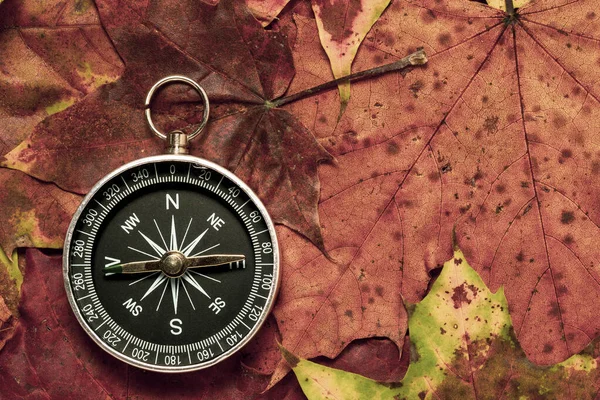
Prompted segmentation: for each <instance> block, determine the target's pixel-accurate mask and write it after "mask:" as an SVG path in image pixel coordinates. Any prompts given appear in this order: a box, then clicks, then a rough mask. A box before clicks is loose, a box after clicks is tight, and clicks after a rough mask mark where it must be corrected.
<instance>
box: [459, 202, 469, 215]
mask: <svg viewBox="0 0 600 400" xmlns="http://www.w3.org/2000/svg"><path fill="white" fill-rule="evenodd" d="M470 209H471V203H469V204H467V205H466V206H462V207H460V208H459V209H458V212H460V213H461V214H465V213H466V212H467V211H469V210H470Z"/></svg>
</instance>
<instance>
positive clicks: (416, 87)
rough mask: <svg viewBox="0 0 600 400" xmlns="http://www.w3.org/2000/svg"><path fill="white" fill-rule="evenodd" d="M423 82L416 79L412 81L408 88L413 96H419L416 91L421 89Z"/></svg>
mask: <svg viewBox="0 0 600 400" xmlns="http://www.w3.org/2000/svg"><path fill="white" fill-rule="evenodd" d="M423 86H425V85H424V83H423V81H420V80H419V81H416V82H414V83H412V84H411V85H410V86H409V87H408V88H409V89H410V91H411V92H413V96H414V97H415V98H417V97H419V95H418V93H419V91H420V90H421V89H423Z"/></svg>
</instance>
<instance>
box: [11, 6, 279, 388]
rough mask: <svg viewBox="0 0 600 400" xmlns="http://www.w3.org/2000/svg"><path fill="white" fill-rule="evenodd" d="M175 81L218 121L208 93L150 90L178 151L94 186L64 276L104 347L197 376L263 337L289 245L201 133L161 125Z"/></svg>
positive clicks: (70, 234) (142, 364)
mask: <svg viewBox="0 0 600 400" xmlns="http://www.w3.org/2000/svg"><path fill="white" fill-rule="evenodd" d="M1 1H2V0H0V2H1ZM169 82H180V83H181V82H183V83H186V84H190V85H192V86H193V87H194V88H195V89H196V91H197V92H198V93H199V94H200V95H201V96H202V98H203V99H204V100H205V103H204V107H203V110H204V111H203V113H204V114H203V121H204V122H203V123H202V126H203V125H204V124H205V123H206V121H207V120H208V110H209V106H208V100H207V99H206V97H205V96H206V95H205V93H204V92H203V90H202V89H201V88H200V87H199V86H198V85H197V84H196V83H195V82H194V81H192V80H190V79H189V78H185V77H180V76H177V77H168V78H165V79H163V80H161V81H159V82H158V83H157V85H155V86H154V87H153V88H152V89H151V90H150V93H149V95H148V97H147V98H146V102H145V104H144V106H143V107H144V113H145V115H146V118H147V119H148V121H149V123H150V130H151V131H153V132H155V133H156V134H157V135H158V136H160V137H161V138H164V139H167V143H168V146H169V147H168V154H163V155H158V156H150V157H145V158H141V159H138V160H135V161H132V162H130V163H128V164H126V165H123V166H121V167H119V168H117V169H116V170H114V171H113V172H111V173H109V174H108V175H106V176H105V177H103V178H102V179H101V180H100V181H99V182H98V183H97V184H96V185H94V187H93V188H92V189H91V190H90V192H89V193H88V194H87V196H85V197H84V198H83V200H82V203H81V205H80V206H79V207H78V208H77V211H76V212H75V215H74V216H73V219H72V221H71V225H70V226H69V229H68V231H67V235H66V237H65V246H64V251H63V277H64V281H65V289H66V293H67V296H68V298H69V304H70V306H71V307H72V309H73V311H74V313H75V317H76V318H77V321H78V322H79V324H81V326H82V328H83V330H84V331H85V332H86V333H87V334H88V335H89V336H90V338H91V339H92V340H93V341H94V342H96V343H97V344H98V345H100V347H101V348H102V349H103V350H104V351H106V352H108V353H109V354H111V355H113V356H115V357H116V358H118V359H119V360H121V361H124V362H126V363H128V364H130V365H133V366H136V367H139V368H143V369H147V370H150V371H157V372H188V371H195V370H198V369H202V368H208V367H211V366H213V365H215V364H217V363H219V362H221V361H223V360H225V359H227V358H229V357H230V356H231V355H232V354H234V353H235V352H237V351H238V350H239V349H241V348H242V347H243V346H245V345H246V344H247V343H248V342H249V341H250V340H251V339H252V338H253V337H256V333H257V332H258V330H259V329H260V327H261V325H263V324H264V322H265V320H266V319H267V316H268V314H269V312H270V310H271V308H272V307H273V304H274V301H275V297H276V294H277V290H278V285H279V281H280V279H279V278H280V273H279V249H278V246H277V238H276V236H275V228H274V225H273V222H272V221H271V218H270V217H269V214H268V213H267V210H266V208H265V206H264V205H263V204H262V203H261V201H260V199H259V198H258V197H257V196H256V194H254V193H253V192H252V190H250V189H249V188H248V186H247V185H246V184H245V183H244V182H243V181H242V180H240V178H238V177H237V176H236V175H235V174H233V173H232V172H230V171H228V170H227V169H225V168H223V167H221V166H219V165H216V164H214V163H212V162H210V161H207V160H204V159H201V158H198V157H194V156H191V155H188V154H187V148H188V141H189V140H190V139H192V138H193V137H195V136H196V135H198V134H199V133H200V131H201V129H202V126H200V127H198V128H196V129H195V130H194V131H193V132H192V131H191V130H190V133H189V134H187V133H184V132H181V131H173V132H170V133H167V134H162V133H160V132H159V131H158V130H157V129H156V127H155V126H154V125H153V124H152V122H151V111H152V110H151V108H152V107H151V99H152V95H153V93H155V92H156V90H157V89H158V88H159V87H160V86H162V85H163V84H166V83H169ZM174 93H178V92H174ZM140 134H141V133H140ZM169 303H172V304H169ZM75 342H77V341H75ZM0 397H2V396H1V395H0Z"/></svg>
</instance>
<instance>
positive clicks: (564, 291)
mask: <svg viewBox="0 0 600 400" xmlns="http://www.w3.org/2000/svg"><path fill="white" fill-rule="evenodd" d="M567 293H569V288H567V287H566V286H565V285H560V286H559V287H557V288H556V294H557V295H559V296H564V295H565V294H567Z"/></svg>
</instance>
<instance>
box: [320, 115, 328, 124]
mask: <svg viewBox="0 0 600 400" xmlns="http://www.w3.org/2000/svg"><path fill="white" fill-rule="evenodd" d="M319 122H321V123H323V124H324V123H326V122H327V117H325V116H324V115H321V116H319Z"/></svg>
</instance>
